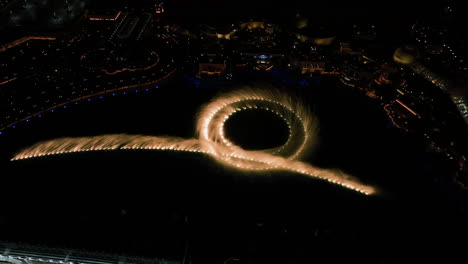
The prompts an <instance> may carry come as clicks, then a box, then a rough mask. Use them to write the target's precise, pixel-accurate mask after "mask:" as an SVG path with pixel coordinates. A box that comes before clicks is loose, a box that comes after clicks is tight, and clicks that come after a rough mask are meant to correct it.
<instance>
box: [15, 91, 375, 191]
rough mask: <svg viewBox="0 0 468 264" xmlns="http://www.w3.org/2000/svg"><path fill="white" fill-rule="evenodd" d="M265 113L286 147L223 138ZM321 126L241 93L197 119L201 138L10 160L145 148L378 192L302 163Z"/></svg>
mask: <svg viewBox="0 0 468 264" xmlns="http://www.w3.org/2000/svg"><path fill="white" fill-rule="evenodd" d="M248 109H263V110H267V111H271V112H272V113H274V114H276V115H278V116H279V117H281V118H282V119H283V120H284V121H285V122H286V124H287V126H288V129H289V136H288V139H287V141H286V143H285V144H283V145H282V146H279V147H277V148H273V149H268V150H263V151H247V150H244V149H242V148H241V147H239V146H236V145H235V144H233V143H232V142H231V141H229V140H228V139H227V138H226V137H225V133H224V124H225V122H226V121H227V120H228V119H229V117H230V116H231V115H233V114H235V113H236V112H239V111H244V110H248ZM316 128H317V121H316V120H315V119H314V118H313V116H312V114H311V113H310V111H308V109H307V108H306V107H304V104H303V103H302V102H301V101H300V100H297V99H294V98H292V97H290V96H288V95H285V94H284V93H281V92H279V91H276V90H253V89H243V90H239V91H234V92H230V93H227V94H224V95H222V96H220V97H218V98H216V99H214V100H213V101H211V102H210V103H209V104H207V105H206V106H205V107H204V108H203V109H202V111H201V112H200V114H199V117H198V123H197V135H198V138H193V139H183V138H178V137H157V136H144V135H126V134H111V135H102V136H94V137H78V138H59V139H53V140H49V141H45V142H40V143H37V144H35V145H33V146H31V147H29V148H27V149H24V150H22V151H21V152H19V153H17V154H16V155H15V156H14V157H13V158H12V160H22V159H30V158H35V157H41V156H48V155H58V154H65V153H74V152H84V151H100V150H119V149H146V150H169V151H186V152H196V153H204V154H207V155H210V156H211V157H213V158H214V159H215V160H217V161H218V162H221V163H222V164H225V165H227V166H231V167H235V168H238V169H242V170H286V171H291V172H296V173H300V174H303V175H306V176H309V177H312V178H317V179H322V180H325V181H328V182H330V183H333V184H337V185H340V186H342V187H345V188H348V189H351V190H354V191H357V192H359V193H362V194H365V195H371V194H375V193H376V189H375V188H374V187H373V186H370V185H366V184H363V183H361V182H359V180H357V179H356V178H354V177H352V176H350V175H347V174H345V173H343V172H340V171H338V170H330V169H322V168H317V167H314V166H312V165H310V164H308V163H305V162H302V161H300V158H301V157H302V156H303V154H304V153H305V152H306V151H310V150H311V149H312V148H313V144H314V142H315V141H314V140H315V136H316V130H317V129H316Z"/></svg>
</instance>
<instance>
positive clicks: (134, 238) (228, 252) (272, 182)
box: [0, 76, 463, 263]
mask: <svg viewBox="0 0 468 264" xmlns="http://www.w3.org/2000/svg"><path fill="white" fill-rule="evenodd" d="M247 79H250V78H247ZM257 79H258V80H259V82H258V83H254V84H252V83H250V84H252V85H254V86H257V87H259V88H260V89H265V88H262V87H266V86H271V85H272V84H271V83H273V86H275V85H276V86H279V85H278V83H281V82H280V81H278V80H276V79H274V78H271V77H265V76H263V77H262V76H258V77H257ZM239 82H240V83H239V84H235V85H231V86H229V85H226V86H217V85H209V84H208V85H203V84H202V85H201V86H200V87H194V86H193V85H191V83H190V82H187V81H185V79H184V78H176V79H174V80H173V81H171V82H169V83H168V84H166V85H164V86H162V87H161V88H159V89H153V90H150V91H148V92H145V91H140V92H137V93H135V92H132V93H130V94H126V95H123V94H120V95H116V96H107V97H104V98H103V99H95V100H93V101H91V102H89V103H88V102H86V103H80V104H78V105H76V106H71V107H69V108H67V109H63V110H59V111H57V112H55V113H50V114H47V115H44V117H43V119H42V120H38V119H35V120H33V121H32V122H30V123H28V124H27V125H22V126H20V127H18V128H17V129H16V130H13V131H10V132H9V133H5V134H4V135H2V139H1V146H2V149H3V150H4V151H3V152H2V160H1V165H2V196H3V197H4V199H3V209H2V211H1V213H0V227H1V228H2V230H3V231H2V233H1V235H0V239H1V240H10V241H23V242H29V243H34V244H47V245H57V246H68V247H73V248H87V249H91V250H105V251H110V252H116V253H125V254H128V255H144V256H165V257H170V258H181V256H182V252H183V250H184V245H185V243H186V241H188V242H189V245H190V246H189V248H190V251H191V254H192V256H193V258H194V260H198V261H201V260H206V261H208V262H213V263H215V262H216V261H218V262H219V263H222V260H223V259H226V258H228V257H231V256H238V257H243V258H246V259H256V258H258V261H260V260H261V261H260V262H261V263H263V261H264V260H270V259H271V260H278V259H279V260H285V261H286V260H287V259H295V260H296V261H299V262H301V261H303V260H314V259H316V260H317V259H321V258H325V257H329V256H330V254H332V253H333V252H334V250H335V249H339V250H342V252H344V253H343V255H340V256H338V255H335V256H333V258H332V259H334V260H336V261H340V260H349V258H348V257H345V255H346V254H352V252H354V251H355V250H358V249H361V248H366V249H368V251H370V252H371V253H369V255H366V257H367V258H366V260H368V261H370V262H365V263H371V262H372V261H373V260H375V259H382V256H388V255H390V256H398V255H399V253H398V252H406V251H409V250H410V248H411V246H412V244H413V243H423V244H427V245H432V243H433V241H436V240H438V239H445V238H453V237H455V236H461V235H462V234H463V232H461V233H460V232H459V231H458V230H457V229H456V228H455V226H451V225H445V224H443V223H445V221H447V222H448V221H455V222H456V221H460V219H461V218H457V217H455V216H456V214H457V212H458V210H459V206H460V205H459V203H458V202H456V200H450V199H449V198H443V197H447V196H446V195H445V194H444V191H445V190H448V189H447V188H445V189H444V188H441V187H440V186H439V187H437V186H438V185H442V186H444V185H446V186H450V184H449V183H448V182H446V183H444V182H443V180H442V179H443V177H441V173H442V171H443V169H444V168H443V167H442V166H441V165H439V164H440V163H438V162H437V159H436V158H435V157H434V156H433V155H431V154H428V153H426V151H425V147H424V144H423V142H421V141H420V140H419V139H417V138H414V137H412V136H410V135H408V134H404V133H403V132H401V131H399V130H398V129H396V128H394V127H392V126H391V124H390V122H389V120H388V119H387V118H386V116H385V115H384V113H383V111H381V110H380V109H379V108H378V106H377V105H376V104H374V103H373V102H371V101H369V100H368V99H367V98H366V97H364V96H363V95H361V94H360V93H358V92H357V91H354V90H350V89H348V88H344V87H342V86H340V85H338V84H337V82H336V81H333V80H326V79H324V80H321V81H320V82H318V81H317V83H316V84H311V85H310V86H297V85H295V86H290V87H287V88H286V90H287V91H289V92H290V93H292V94H296V95H298V96H300V97H302V98H303V100H304V101H305V102H307V103H308V104H309V105H310V107H311V109H312V111H313V112H314V113H315V115H316V116H317V118H318V120H319V123H320V129H319V134H318V138H319V144H318V146H317V148H316V150H315V151H314V152H313V153H312V154H311V155H310V156H309V157H308V158H307V161H309V162H311V163H313V164H316V165H318V166H321V167H327V168H340V169H342V170H344V171H346V172H348V173H351V174H353V175H355V176H357V177H359V178H361V179H362V180H363V181H365V182H368V183H372V184H375V185H377V186H378V187H379V188H381V189H382V190H383V192H382V195H379V196H376V197H363V196H360V195H358V194H356V193H354V192H351V191H347V190H344V189H342V188H339V187H336V186H333V185H329V184H326V183H323V182H320V181H316V180H312V179H307V178H304V177H303V176H300V175H294V174H291V173H284V172H269V173H245V172H240V171H236V170H233V169H228V168H225V167H223V166H221V165H219V164H217V163H216V162H214V161H213V160H212V159H211V158H209V157H207V156H203V155H198V154H187V153H184V154H181V153H171V152H150V151H143V152H138V151H117V152H97V153H86V154H73V155H62V156H58V157H49V158H41V159H35V160H28V161H18V162H8V158H9V157H11V155H12V154H13V153H14V152H16V151H17V150H18V149H21V148H22V147H26V146H29V145H30V144H32V143H35V142H38V141H40V140H45V139H51V138H56V137H62V136H90V135H100V134H106V133H128V134H146V135H171V136H179V137H184V138H190V137H192V136H193V135H194V130H195V129H194V128H195V116H196V113H197V111H198V110H199V109H200V107H201V106H203V104H206V103H207V102H209V100H210V99H211V98H213V97H214V96H215V95H216V94H219V93H222V92H223V91H229V90H232V89H236V87H238V86H241V85H245V84H246V82H244V81H239ZM247 118H251V117H247ZM272 121H274V122H276V121H275V119H274V118H272ZM267 123H268V122H267ZM241 124H242V122H238V125H239V126H240V125H241ZM270 125H271V127H272V129H275V124H270ZM239 129H243V128H242V127H239ZM278 129H281V128H278ZM232 130H233V131H232V133H234V130H235V129H234V128H233V129H232ZM273 133H274V132H272V134H273ZM270 138H271V140H273V141H274V140H278V137H275V136H274V135H272V136H270ZM270 143H271V142H270ZM435 180H438V181H442V182H438V183H437V185H436V183H435V182H434V181H435ZM453 196H456V195H455V194H454V195H451V196H450V197H453ZM441 215H444V217H443V219H442V220H441V217H440V216H441ZM428 227H430V228H431V229H430V230H431V232H428V231H427V228H428ZM403 237H405V238H404V239H403ZM393 240H400V241H401V243H400V244H399V245H398V246H397V247H396V248H397V249H396V251H390V248H393V247H395V245H393V243H392V242H391V241H393ZM402 240H403V241H402ZM310 252H313V253H314V254H313V255H310ZM392 252H393V253H392ZM395 252H397V253H398V254H397V253H395ZM352 259H353V260H357V259H360V257H356V258H352Z"/></svg>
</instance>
